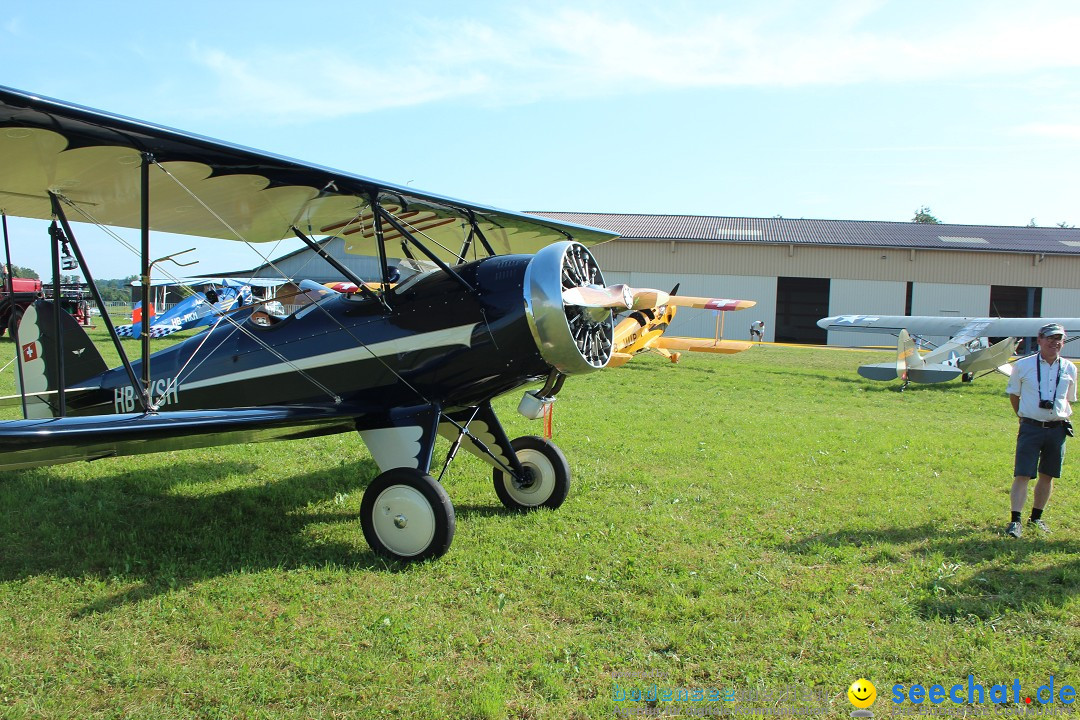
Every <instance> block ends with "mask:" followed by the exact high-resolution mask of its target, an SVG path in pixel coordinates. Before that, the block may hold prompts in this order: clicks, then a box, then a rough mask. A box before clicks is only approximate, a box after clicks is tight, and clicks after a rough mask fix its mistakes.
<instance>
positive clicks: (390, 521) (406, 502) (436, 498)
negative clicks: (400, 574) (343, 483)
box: [360, 468, 456, 563]
mask: <svg viewBox="0 0 1080 720" xmlns="http://www.w3.org/2000/svg"><path fill="white" fill-rule="evenodd" d="M360 525H361V526H362V527H363V529H364V537H365V538H366V539H367V542H368V545H370V546H371V549H372V550H374V551H375V553H376V554H378V555H381V556H382V557H385V558H388V559H390V560H398V561H400V562H406V563H409V562H419V561H421V560H428V559H430V558H437V557H439V556H441V555H443V554H444V553H446V551H447V550H449V549H450V543H452V542H453V540H454V529H455V528H456V520H455V517H454V506H453V504H452V503H451V502H450V497H449V496H448V495H447V494H446V490H444V489H443V487H442V485H440V484H439V483H438V482H436V481H435V479H434V478H432V477H431V476H430V475H428V474H427V473H422V472H420V471H419V470H415V469H413V468H394V469H392V470H387V471H386V472H384V473H382V474H381V475H379V476H378V477H376V478H375V479H374V480H373V481H372V483H371V485H369V486H368V488H367V490H365V491H364V499H363V500H362V501H361V503H360Z"/></svg>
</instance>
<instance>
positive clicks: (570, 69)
mask: <svg viewBox="0 0 1080 720" xmlns="http://www.w3.org/2000/svg"><path fill="white" fill-rule="evenodd" d="M716 7H721V8H724V7H728V6H717V5H715V4H712V3H703V4H696V3H684V4H679V3H676V4H674V5H671V4H670V3H668V4H665V5H664V7H663V10H656V9H653V10H649V9H642V8H638V7H636V6H635V5H633V4H631V3H627V4H615V5H603V6H595V7H591V8H590V7H589V6H588V5H587V4H585V5H583V6H578V5H575V6H565V7H551V8H548V9H547V10H546V11H543V12H541V11H537V10H521V11H518V12H516V13H512V14H510V15H506V16H500V17H497V18H489V19H486V20H477V19H475V18H451V19H445V18H441V19H435V18H431V19H428V20H427V21H424V22H418V23H417V24H415V25H414V26H412V27H411V31H412V32H411V34H404V33H403V34H402V35H401V37H400V38H396V39H395V40H396V42H394V43H383V44H380V45H378V46H377V49H374V50H369V49H368V48H369V47H371V46H368V45H365V44H362V43H357V44H355V45H352V46H349V45H335V46H332V47H328V46H323V47H328V49H325V50H305V51H300V52H290V51H287V50H286V51H283V50H281V49H280V48H274V49H273V50H271V49H264V50H258V51H255V52H254V53H252V54H246V55H239V54H236V52H235V51H225V50H221V49H217V48H207V47H202V46H194V47H193V55H194V57H195V59H196V61H197V63H199V64H200V65H202V66H203V67H204V68H206V69H207V70H208V71H209V72H210V73H211V74H212V76H213V77H214V78H215V79H216V81H217V83H218V84H219V86H220V88H221V92H222V96H223V100H224V101H225V102H227V103H228V104H229V105H230V106H232V107H231V108H230V109H231V110H232V111H239V112H244V111H247V112H258V113H262V114H270V115H276V114H279V113H282V112H286V110H285V109H286V108H296V107H301V108H304V110H305V112H313V111H314V112H319V113H322V114H324V115H326V116H341V115H351V114H356V113H363V112H371V111H375V110H380V109H385V108H391V107H401V106H410V105H420V104H425V103H430V102H435V101H440V100H448V99H455V98H476V99H481V100H483V101H485V102H499V103H511V104H513V103H521V102H530V101H533V100H537V99H542V98H552V97H554V98H565V97H580V96H588V95H592V96H595V95H598V94H599V95H613V94H626V93H634V92H642V91H649V90H656V89H665V88H706V89H707V88H724V87H746V86H758V87H770V86H773V87H785V86H788V87H790V86H807V85H836V84H855V83H871V82H877V83H890V82H927V81H939V80H980V79H984V78H988V77H995V76H1000V75H1008V76H1010V77H1015V76H1017V75H1019V74H1022V73H1026V72H1031V71H1042V70H1061V69H1066V70H1072V69H1075V68H1077V67H1078V66H1080V43H1076V42H1075V41H1074V38H1075V37H1077V36H1080V7H1078V8H1076V9H1074V8H1073V6H1072V5H1061V4H1057V3H1046V2H1043V3H1038V2H1036V3H1035V4H1034V5H1029V4H1025V5H1024V6H1023V7H1019V6H1017V7H1016V8H1015V9H1014V7H1013V5H1011V4H994V3H979V4H975V3H972V4H964V5H963V6H962V8H961V10H960V12H956V13H955V14H954V15H953V16H952V17H951V19H950V18H944V19H943V18H941V17H939V16H938V14H935V11H937V9H938V8H939V7H940V6H939V5H938V4H933V5H930V6H929V8H930V10H929V12H922V13H921V12H920V10H919V6H918V5H917V4H916V5H915V6H912V7H911V8H910V9H905V10H902V12H903V13H904V14H902V15H900V16H897V15H895V12H896V7H897V6H896V5H895V4H892V5H890V4H888V3H884V2H879V1H873V0H834V2H831V3H826V2H821V3H812V4H811V3H807V4H802V3H794V2H792V3H786V4H781V5H769V6H767V9H766V10H755V11H750V12H747V11H717V10H715V9H714V8H716ZM956 7H957V6H952V8H953V9H954V10H955V9H956ZM886 10H891V11H892V12H893V14H883V13H885V11H886ZM938 12H940V11H938Z"/></svg>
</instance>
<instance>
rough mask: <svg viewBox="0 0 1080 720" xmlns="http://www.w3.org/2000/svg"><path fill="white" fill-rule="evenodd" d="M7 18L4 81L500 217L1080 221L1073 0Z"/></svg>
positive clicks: (488, 5)
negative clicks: (918, 216)
mask: <svg viewBox="0 0 1080 720" xmlns="http://www.w3.org/2000/svg"><path fill="white" fill-rule="evenodd" d="M10 5H11V4H9V7H6V8H5V9H4V11H3V12H2V13H0V63H2V67H3V68H4V71H3V73H2V74H0V84H3V85H7V86H10V87H14V88H18V89H21V90H28V91H31V92H34V93H38V94H42V95H47V96H51V97H56V98H60V99H63V100H68V101H72V102H77V103H80V104H84V105H88V106H90V107H96V108H101V109H104V110H108V111H111V112H116V113H121V114H125V115H129V116H132V117H136V118H139V119H143V120H149V121H152V122H156V123H160V124H164V125H168V126H172V127H176V128H180V129H182V130H186V131H190V132H196V133H200V134H203V135H208V136H210V137H215V138H219V139H223V140H228V141H230V142H236V143H239V144H243V145H247V146H250V147H253V148H257V149H260V150H267V151H271V152H275V153H278V154H283V155H287V156H291V157H296V158H300V159H303V160H308V161H312V162H316V163H319V164H323V165H328V166H331V167H337V168H341V169H344V170H348V171H351V172H355V173H359V174H362V175H367V176H369V177H374V178H379V179H382V180H387V181H391V182H395V183H399V184H408V185H411V186H413V187H416V188H419V189H424V190H428V191H431V192H436V193H439V194H443V195H448V196H451V197H459V198H466V199H469V200H472V201H475V202H480V203H485V204H490V205H494V206H497V207H504V208H508V209H513V210H561V211H595V212H619V213H671V214H709V215H737V216H752V217H771V216H775V215H781V216H784V217H810V218H830V219H851V220H900V221H906V220H910V219H911V217H912V215H913V214H914V212H915V210H916V209H917V208H919V207H920V206H923V205H927V206H929V207H930V208H931V209H932V210H933V212H934V214H935V215H936V216H937V217H939V218H940V219H941V220H942V221H943V222H950V223H967V224H994V225H1026V224H1027V223H1028V222H1029V221H1030V220H1031V219H1032V218H1034V219H1035V221H1036V222H1037V223H1038V224H1040V225H1054V224H1056V223H1058V222H1062V221H1064V222H1068V223H1069V224H1076V225H1080V207H1078V202H1080V200H1078V197H1077V192H1076V181H1075V177H1076V174H1077V168H1078V167H1080V42H1078V41H1077V38H1078V37H1080V5H1078V4H1076V3H1073V2H1066V1H1040V0H1029V1H1028V2H1025V3H1023V4H1021V3H1016V2H996V1H993V0H990V1H987V0H982V1H979V2H975V1H969V0H958V1H955V2H928V1H923V0H907V1H904V2H899V1H895V0H891V1H882V0H814V1H809V0H807V1H805V2H796V1H784V0H762V1H760V2H753V3H751V2H734V1H730V2H720V1H715V2H681V1H680V0H669V1H668V2H665V3H656V2H637V1H636V0H625V1H620V2H592V1H590V0H576V1H575V2H572V3H561V2H558V1H557V0H555V1H552V2H545V3H515V2H479V1H475V2H471V1H468V0H459V1H458V2H455V3H447V2H426V1H417V2H408V1H406V0H403V1H401V2H397V3H371V2H362V1H359V0H358V1H354V2H347V3H346V2H339V3H309V4H301V3H296V2H289V3H285V2H274V1H273V0H263V1H262V2H258V3H254V2H235V1H230V2H221V1H219V2H214V3H210V2H203V1H202V0H190V1H189V2H185V3H183V4H180V3H134V2H107V1H106V2H95V3H75V2H56V3H45V4H42V3H37V4H30V3H20V4H16V5H14V6H13V7H10ZM30 227H31V226H30V225H29V224H28V223H26V222H17V223H13V232H15V233H17V236H16V238H15V243H16V246H15V248H14V249H13V252H14V253H15V257H13V261H14V262H15V264H18V265H29V266H31V267H33V268H34V269H36V270H38V271H39V272H41V273H43V274H44V272H45V271H46V270H47V267H48V259H47V255H46V254H45V252H44V250H43V249H42V247H43V246H44V243H38V242H36V241H27V240H25V239H24V238H27V237H31V236H32V237H34V238H36V237H39V236H40V232H41V231H40V230H39V229H38V226H36V225H35V226H33V228H34V229H33V230H31V229H30ZM172 242H173V241H171V240H170V239H164V240H163V244H162V246H161V247H162V248H163V252H162V254H164V251H165V250H169V249H173V248H176V247H180V246H183V247H188V246H190V245H191V244H192V242H191V241H190V240H179V241H175V242H174V243H173V244H170V243H172ZM198 244H199V247H200V249H199V253H198V255H199V257H200V260H201V262H200V265H199V266H196V268H195V269H194V270H195V271H196V272H201V271H204V270H212V269H221V268H222V264H221V263H222V262H224V263H226V265H227V266H228V267H232V268H240V267H250V266H253V265H255V264H257V262H258V258H257V257H255V256H254V255H253V254H252V253H251V251H250V250H248V249H246V248H244V247H242V246H240V247H233V245H232V244H227V245H228V246H227V247H225V248H223V247H222V244H221V243H219V242H215V243H212V244H211V243H208V242H207V241H200V242H199V243H198ZM113 252H114V251H113V250H112V249H111V247H110V246H108V245H102V246H101V249H100V250H98V251H97V254H98V256H99V257H104V258H105V259H106V262H110V266H111V267H121V266H124V267H126V266H127V264H128V263H130V265H131V268H132V270H131V272H134V267H135V265H134V260H133V259H129V258H130V256H126V255H116V256H115V257H116V258H120V259H117V260H116V261H115V262H111V261H110V259H111V258H112V257H113V254H112V253H113ZM115 274H116V273H110V272H109V271H108V270H107V271H105V272H102V270H100V269H99V270H97V271H96V275H97V276H99V277H111V276H113V275H115ZM121 274H129V273H128V272H123V273H121Z"/></svg>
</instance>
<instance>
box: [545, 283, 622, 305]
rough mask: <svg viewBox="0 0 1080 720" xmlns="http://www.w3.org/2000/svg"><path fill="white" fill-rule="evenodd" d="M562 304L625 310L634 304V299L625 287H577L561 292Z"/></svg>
mask: <svg viewBox="0 0 1080 720" xmlns="http://www.w3.org/2000/svg"><path fill="white" fill-rule="evenodd" d="M562 298H563V302H564V303H566V304H567V305H577V306H579V307H586V308H613V309H619V310H627V309H629V308H630V307H632V306H633V304H634V297H633V295H632V294H631V292H630V288H628V287H627V286H626V285H609V286H607V287H604V286H603V285H579V286H578V287H572V288H567V289H566V290H563V294H562Z"/></svg>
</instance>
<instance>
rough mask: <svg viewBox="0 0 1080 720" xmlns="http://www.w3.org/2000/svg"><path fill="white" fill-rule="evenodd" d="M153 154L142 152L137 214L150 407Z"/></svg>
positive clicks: (145, 388)
mask: <svg viewBox="0 0 1080 720" xmlns="http://www.w3.org/2000/svg"><path fill="white" fill-rule="evenodd" d="M153 162H154V156H153V155H151V154H150V153H148V152H144V153H143V154H142V167H141V168H140V169H139V170H140V172H139V188H140V190H139V195H140V197H139V214H140V216H141V225H142V227H141V228H140V232H139V235H140V238H141V240H142V248H141V253H142V277H141V280H142V309H143V312H142V375H143V376H142V380H143V384H142V388H141V390H142V392H143V407H145V408H147V410H148V411H149V409H150V405H151V402H150V381H151V376H150V269H151V263H150V165H151V164H152V163H153Z"/></svg>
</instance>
